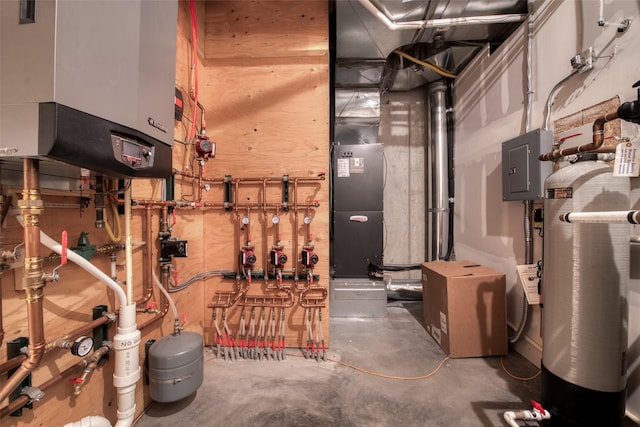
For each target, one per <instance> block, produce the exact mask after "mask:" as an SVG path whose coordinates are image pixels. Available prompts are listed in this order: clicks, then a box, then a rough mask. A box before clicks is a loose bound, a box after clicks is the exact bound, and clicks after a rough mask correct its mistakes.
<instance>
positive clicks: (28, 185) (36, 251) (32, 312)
mask: <svg viewBox="0 0 640 427" xmlns="http://www.w3.org/2000/svg"><path fill="white" fill-rule="evenodd" d="M23 170H24V187H25V188H24V190H23V191H22V200H20V201H19V202H18V206H19V207H20V211H21V213H22V216H23V219H24V247H25V252H24V255H25V258H24V269H25V273H24V277H23V287H24V290H25V293H26V302H27V319H28V331H29V357H28V358H27V359H26V360H25V361H24V362H23V363H22V365H20V367H19V368H18V369H17V370H16V371H15V372H14V373H13V375H12V376H11V377H10V378H8V379H7V381H6V382H5V383H4V385H3V386H2V389H0V402H1V401H3V400H4V399H6V398H7V396H8V395H9V394H10V393H11V392H12V391H13V390H14V389H15V388H16V387H18V386H19V385H20V383H21V382H22V381H23V380H24V379H25V378H26V377H27V376H28V375H29V374H30V373H31V371H33V370H34V369H36V368H37V367H38V366H39V365H40V362H41V361H42V357H43V355H44V349H45V344H46V342H45V338H44V311H43V298H44V294H43V289H44V285H45V283H44V278H43V273H42V257H41V256H40V215H42V210H43V202H42V197H41V196H40V162H39V160H37V159H24V161H23Z"/></svg>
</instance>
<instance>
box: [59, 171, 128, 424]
mask: <svg viewBox="0 0 640 427" xmlns="http://www.w3.org/2000/svg"><path fill="white" fill-rule="evenodd" d="M124 197H125V203H124V208H125V212H124V214H125V233H126V242H127V243H126V252H125V254H126V258H127V259H126V266H127V293H126V294H125V292H124V291H123V290H122V288H121V287H120V286H118V284H117V283H115V282H114V281H113V280H112V279H110V278H109V276H107V275H106V274H104V273H102V272H101V271H100V270H98V269H97V268H95V267H94V268H95V270H97V271H98V272H99V273H100V275H101V280H102V281H103V282H104V283H106V284H107V285H108V286H109V287H110V288H112V289H113V288H114V287H115V288H117V289H118V290H119V292H117V295H118V297H119V299H120V309H119V319H118V321H119V322H118V328H117V333H116V335H115V337H113V348H114V350H115V352H116V357H115V359H116V361H115V369H114V373H113V385H114V386H115V387H116V389H117V393H118V410H117V416H118V422H117V423H116V427H130V426H131V425H132V424H133V420H134V417H135V412H136V383H137V382H138V380H139V379H140V353H139V350H140V336H141V333H140V330H139V329H138V327H137V325H136V303H135V301H133V277H132V276H133V262H132V259H133V258H132V257H133V254H132V248H131V182H130V181H128V182H127V183H126V190H125V195H124ZM52 249H53V250H56V249H54V248H52ZM72 254H74V252H72V251H68V256H69V259H70V260H72V261H74V259H72ZM75 255H77V254H75ZM78 257H79V258H82V257H80V256H79V255H78ZM74 258H75V257H74ZM82 259H83V260H84V258H82ZM85 261H86V260H85ZM74 262H76V261H74ZM76 263H77V262H76ZM89 265H91V266H92V267H93V265H92V264H90V263H89ZM92 274H93V273H92ZM92 422H96V423H97V424H89V423H92ZM93 425H97V426H110V423H109V422H108V421H107V420H106V419H105V418H103V417H98V416H92V417H85V418H83V419H82V420H80V421H77V422H75V423H70V424H66V425H65V427H82V426H93Z"/></svg>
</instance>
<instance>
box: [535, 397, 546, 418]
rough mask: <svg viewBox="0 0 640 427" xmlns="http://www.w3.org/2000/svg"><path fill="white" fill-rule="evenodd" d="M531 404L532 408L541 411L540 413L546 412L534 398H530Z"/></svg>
mask: <svg viewBox="0 0 640 427" xmlns="http://www.w3.org/2000/svg"><path fill="white" fill-rule="evenodd" d="M531 404H532V405H533V408H534V409H537V410H538V411H540V413H541V414H542V415H544V414H546V413H547V411H545V410H544V408H543V407H542V405H541V404H540V403H538V402H536V401H535V400H532V401H531Z"/></svg>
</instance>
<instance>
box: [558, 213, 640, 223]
mask: <svg viewBox="0 0 640 427" xmlns="http://www.w3.org/2000/svg"><path fill="white" fill-rule="evenodd" d="M559 218H560V221H563V222H570V223H592V224H597V223H609V224H640V211H609V212H606V211H605V212H568V213H565V214H560V215H559Z"/></svg>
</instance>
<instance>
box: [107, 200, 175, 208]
mask: <svg viewBox="0 0 640 427" xmlns="http://www.w3.org/2000/svg"><path fill="white" fill-rule="evenodd" d="M118 200H120V199H118ZM120 204H124V200H120ZM131 204H133V205H135V206H132V208H136V207H145V208H146V207H169V206H176V205H177V204H178V202H176V201H175V200H146V199H132V200H131Z"/></svg>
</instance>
